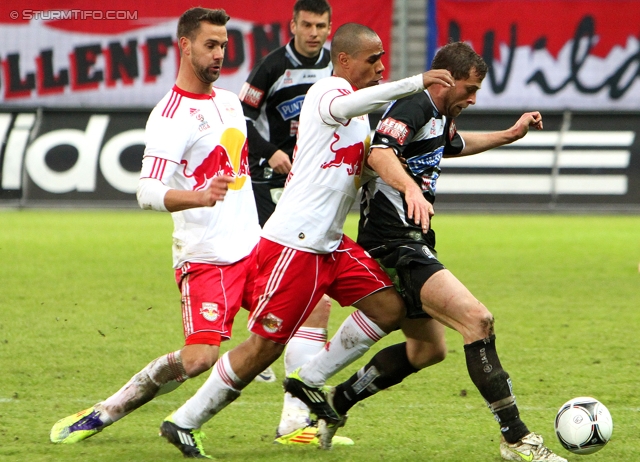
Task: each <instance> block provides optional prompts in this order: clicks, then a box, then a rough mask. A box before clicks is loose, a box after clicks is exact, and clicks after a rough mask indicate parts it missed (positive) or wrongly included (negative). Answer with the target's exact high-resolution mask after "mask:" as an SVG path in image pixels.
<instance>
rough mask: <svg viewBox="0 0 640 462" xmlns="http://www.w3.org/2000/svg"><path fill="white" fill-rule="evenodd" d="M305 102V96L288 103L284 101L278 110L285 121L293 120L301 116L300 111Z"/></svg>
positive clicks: (277, 107) (278, 106)
mask: <svg viewBox="0 0 640 462" xmlns="http://www.w3.org/2000/svg"><path fill="white" fill-rule="evenodd" d="M303 101H304V95H300V96H296V97H295V98H293V99H290V100H288V101H283V102H282V103H280V104H278V105H277V106H276V109H277V110H278V112H279V113H280V116H281V117H282V119H283V120H289V119H293V118H294V117H297V116H299V115H300V109H301V108H302V102H303Z"/></svg>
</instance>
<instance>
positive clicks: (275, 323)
mask: <svg viewBox="0 0 640 462" xmlns="http://www.w3.org/2000/svg"><path fill="white" fill-rule="evenodd" d="M260 324H262V328H263V329H264V330H266V331H267V332H269V333H270V334H273V333H275V332H278V331H279V330H280V329H282V319H280V318H279V317H277V316H275V315H273V314H271V313H269V314H267V315H266V316H265V317H264V318H262V319H261V320H260Z"/></svg>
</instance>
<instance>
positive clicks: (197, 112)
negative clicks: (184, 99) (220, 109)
mask: <svg viewBox="0 0 640 462" xmlns="http://www.w3.org/2000/svg"><path fill="white" fill-rule="evenodd" d="M199 113H200V109H197V108H195V107H192V108H189V115H190V116H194V115H196V114H199Z"/></svg>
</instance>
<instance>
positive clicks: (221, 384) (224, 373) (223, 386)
mask: <svg viewBox="0 0 640 462" xmlns="http://www.w3.org/2000/svg"><path fill="white" fill-rule="evenodd" d="M246 386H247V384H246V383H245V382H243V381H242V380H240V379H239V378H238V376H237V375H236V374H235V372H233V369H231V364H230V363H229V352H227V353H225V354H224V355H222V357H221V358H220V359H219V360H218V362H216V364H215V366H214V367H213V370H212V371H211V375H209V378H208V379H207V380H206V381H205V382H204V383H203V384H202V386H201V387H200V388H199V389H198V391H197V392H196V394H195V395H193V396H192V397H191V398H189V399H188V400H187V402H186V403H184V404H183V405H182V406H181V407H180V408H179V409H178V410H177V411H176V412H174V413H173V416H172V419H173V422H174V423H175V424H176V425H177V426H178V427H182V428H200V427H202V425H203V424H204V423H205V422H207V421H208V420H209V419H211V417H213V416H214V415H216V414H217V413H218V412H220V411H221V410H222V409H224V408H225V407H227V405H229V404H231V403H232V402H233V401H234V400H235V399H236V398H237V397H238V396H240V392H241V390H242V389H243V388H244V387H246Z"/></svg>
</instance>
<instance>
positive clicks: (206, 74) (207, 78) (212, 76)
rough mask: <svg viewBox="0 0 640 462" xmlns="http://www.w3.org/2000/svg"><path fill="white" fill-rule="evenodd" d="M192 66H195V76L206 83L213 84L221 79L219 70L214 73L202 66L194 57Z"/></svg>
mask: <svg viewBox="0 0 640 462" xmlns="http://www.w3.org/2000/svg"><path fill="white" fill-rule="evenodd" d="M191 64H192V65H193V70H194V71H195V74H196V75H197V76H198V78H199V79H200V80H201V81H202V82H204V83H213V82H215V81H216V80H218V77H220V71H219V70H216V71H214V70H212V69H210V68H209V67H207V66H201V65H199V64H198V63H197V62H196V60H195V59H194V58H193V57H192V58H191Z"/></svg>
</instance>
